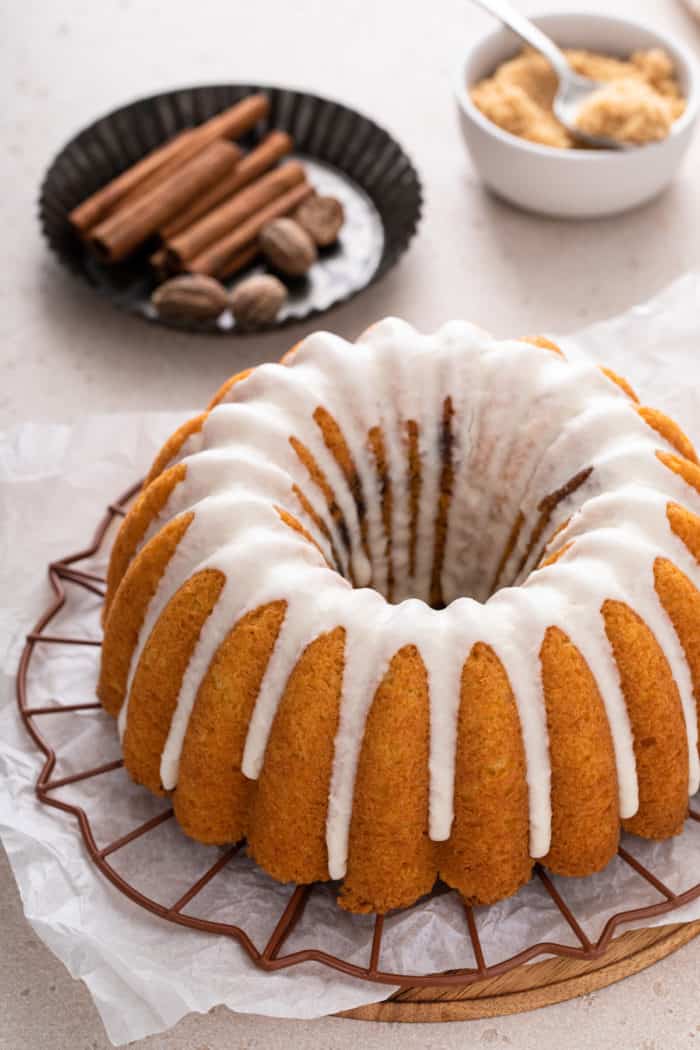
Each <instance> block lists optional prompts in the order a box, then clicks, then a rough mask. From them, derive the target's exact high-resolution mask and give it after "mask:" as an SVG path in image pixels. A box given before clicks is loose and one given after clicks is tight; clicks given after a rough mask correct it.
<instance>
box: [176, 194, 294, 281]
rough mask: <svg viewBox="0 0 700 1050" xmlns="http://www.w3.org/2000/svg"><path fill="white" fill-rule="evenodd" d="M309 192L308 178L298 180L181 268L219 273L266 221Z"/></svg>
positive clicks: (251, 239)
mask: <svg viewBox="0 0 700 1050" xmlns="http://www.w3.org/2000/svg"><path fill="white" fill-rule="evenodd" d="M311 193H313V186H312V185H311V184H310V183H308V182H302V183H300V184H299V185H297V186H294V188H293V189H290V190H287V192H286V193H283V194H282V195H281V196H280V197H276V198H275V199H274V200H273V201H272V202H271V203H270V204H268V205H267V206H266V207H264V208H262V209H261V210H260V211H258V212H256V213H255V214H254V215H252V216H251V217H250V218H249V219H247V220H246V221H245V222H242V223H241V224H240V225H239V226H236V228H235V229H233V230H231V231H230V232H229V233H227V234H226V235H225V236H224V237H221V238H220V240H218V241H214V243H213V244H210V245H209V246H208V247H207V248H205V249H204V251H203V252H200V254H199V255H196V256H194V257H193V258H191V259H188V260H187V261H186V263H185V269H186V270H187V272H188V273H205V274H211V275H213V276H219V275H220V274H222V273H223V272H224V270H226V269H227V267H229V266H230V264H231V263H232V262H233V260H234V259H235V256H236V255H237V253H238V252H239V251H241V249H242V248H246V247H247V246H248V245H249V244H250V242H251V241H254V240H255V238H256V237H257V236H258V234H259V233H260V231H261V229H262V228H263V226H265V224H266V223H268V222H271V221H272V220H273V219H279V218H280V217H281V216H282V215H287V214H288V213H289V212H290V211H293V210H294V208H296V207H297V205H299V204H301V202H302V201H303V200H305V199H306V198H307V197H308V196H309V195H310V194H311ZM228 272H230V271H228Z"/></svg>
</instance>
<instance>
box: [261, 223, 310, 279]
mask: <svg viewBox="0 0 700 1050" xmlns="http://www.w3.org/2000/svg"><path fill="white" fill-rule="evenodd" d="M258 243H259V245H260V251H261V252H262V253H263V255H264V256H265V257H266V258H267V260H268V262H270V263H271V264H272V266H274V268H275V269H276V270H280V271H281V272H282V273H287V274H289V275H290V277H301V276H303V274H305V273H307V272H308V270H309V269H310V268H311V267H312V266H313V264H314V263H315V262H316V258H317V252H316V245H315V244H314V242H313V241H312V240H311V237H310V236H309V234H308V233H307V232H306V230H305V229H303V227H301V226H300V225H299V223H298V222H295V221H294V219H273V220H272V222H268V223H267V225H265V226H263V228H262V230H261V231H260V236H259V238H258Z"/></svg>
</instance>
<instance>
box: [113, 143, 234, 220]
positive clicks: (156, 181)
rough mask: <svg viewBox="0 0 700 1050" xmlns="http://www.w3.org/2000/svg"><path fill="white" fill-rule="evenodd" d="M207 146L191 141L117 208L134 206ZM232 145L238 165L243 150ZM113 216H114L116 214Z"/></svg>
mask: <svg viewBox="0 0 700 1050" xmlns="http://www.w3.org/2000/svg"><path fill="white" fill-rule="evenodd" d="M206 145H208V143H205V144H204V145H203V144H202V142H201V140H200V139H198V138H196V137H195V138H192V139H190V140H189V141H188V142H187V143H186V144H185V146H184V147H183V149H182V150H181V151H180V152H179V153H178V154H177V155H176V156H175V157H172V158H171V159H170V160H166V161H165V163H164V164H161V165H160V167H159V168H156V170H155V171H154V172H153V173H152V174H151V175H147V176H146V178H145V179H143V180H142V181H141V182H140V183H139V184H138V185H137V186H135V187H134V189H133V190H130V191H129V193H127V194H126V196H125V197H124V198H123V199H122V200H121V201H120V203H119V204H118V205H117V208H126V207H128V205H130V204H133V202H134V201H136V200H138V199H139V197H143V196H144V194H146V193H149V192H150V191H151V190H152V189H153V188H154V186H159V185H160V184H161V183H162V182H165V180H166V179H167V178H170V176H171V175H173V174H174V173H175V172H176V171H177V170H178V168H181V167H182V166H183V164H184V163H185V162H186V161H188V160H190V158H191V157H194V156H195V154H197V153H201V152H202V150H203V149H204V148H205V146H206ZM231 145H232V146H233V148H234V149H235V150H236V151H237V160H236V161H234V160H233V155H232V163H238V162H239V161H240V159H241V157H242V156H243V150H242V149H240V147H239V146H236V145H235V143H231ZM111 214H114V212H112V213H111Z"/></svg>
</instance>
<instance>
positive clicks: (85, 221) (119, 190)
mask: <svg viewBox="0 0 700 1050" xmlns="http://www.w3.org/2000/svg"><path fill="white" fill-rule="evenodd" d="M269 108H270V102H269V99H268V98H267V96H266V95H262V94H257V95H249V96H248V98H244V99H242V100H241V101H240V102H237V103H236V104H235V105H234V106H231V107H229V109H227V110H224V112H223V113H218V114H217V115H216V116H215V117H212V118H211V119H210V120H207V121H206V122H205V123H204V124H200V125H199V127H196V128H188V129H187V130H185V131H182V132H180V134H178V135H176V136H175V138H173V139H171V140H170V141H169V142H166V143H164V144H163V145H162V146H158V147H156V149H154V150H151V152H150V153H148V154H146V156H145V157H144V158H143V159H142V160H140V161H138V162H137V163H136V164H133V165H132V166H131V167H130V168H127V169H126V171H124V172H122V174H121V175H118V176H117V178H116V179H112V181H111V182H108V183H107V185H106V186H103V187H102V188H101V189H99V190H97V192H96V193H93V194H92V196H91V197H88V198H87V200H84V201H83V202H82V203H81V204H79V205H78V206H77V207H76V208H74V209H73V211H72V212H71V213H70V216H69V218H70V221H71V223H72V224H73V226H74V227H75V228H76V229H77V230H78V232H80V233H81V234H85V233H87V231H88V230H90V229H91V228H92V227H93V226H95V225H96V224H97V223H98V222H100V221H101V220H102V219H104V218H106V217H107V216H108V215H109V213H110V212H111V211H112V210H113V209H114V208H115V207H116V205H118V204H119V203H120V202H121V201H122V200H123V199H124V197H126V195H127V193H129V192H130V191H131V190H133V189H134V188H135V187H136V186H137V185H138V184H139V183H140V182H141V181H142V180H143V179H145V178H146V177H147V176H150V175H151V174H152V173H153V172H155V171H157V169H158V168H159V167H160V166H161V165H162V164H164V163H165V162H166V161H170V160H171V159H174V158H175V157H177V156H179V155H180V154H181V153H182V152H183V151H186V150H187V149H188V148H189V147H188V145H187V144H188V143H189V142H190V141H191V140H193V141H196V142H197V146H198V148H203V147H204V146H206V145H208V144H209V143H210V142H214V141H215V140H216V139H219V138H238V136H239V135H242V134H243V133H244V132H246V131H248V130H249V129H250V128H252V127H253V125H254V124H257V122H258V121H259V120H262V118H263V117H265V116H266V115H267V113H268V111H269ZM187 155H188V156H192V153H189V154H187ZM183 159H184V158H183Z"/></svg>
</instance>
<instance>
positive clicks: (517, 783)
mask: <svg viewBox="0 0 700 1050" xmlns="http://www.w3.org/2000/svg"><path fill="white" fill-rule="evenodd" d="M454 787H455V799H454V820H453V824H452V832H451V835H450V838H449V841H448V842H446V843H440V844H439V859H438V864H439V868H440V877H441V878H442V879H443V880H444V881H445V882H446V883H447V884H448V885H449V886H453V887H454V888H455V889H457V890H459V892H460V893H461V894H462V896H463V897H464V898H465V899H466V900H467V901H470V902H479V903H481V904H489V903H491V902H492V901H497V900H500V899H501V898H502V897H508V896H510V894H512V893H515V891H516V890H517V889H518V888H519V887H520V886H522V885H523V883H525V882H527V881H528V879H529V878H530V873H531V869H532V862H531V860H530V857H529V853H528V827H529V817H528V800H527V784H526V781H525V753H524V750H523V742H522V737H521V734H520V721H519V718H518V712H517V708H516V706H515V698H514V696H513V692H512V690H511V687H510V683H509V681H508V677H507V675H506V673H505V671H504V669H503V666H502V664H501V663H500V661H499V659H498V657H497V656H496V654H495V653H494V652H493V650H492V649H491V648H490V647H489V646H486V645H484V644H483V643H481V642H479V643H477V644H476V645H475V646H474V648H473V649H472V651H471V653H470V655H469V658H468V659H467V661H466V663H465V664H464V667H463V669H462V679H461V695H460V706H459V719H458V723H457V759H456V767H455V782H454Z"/></svg>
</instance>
